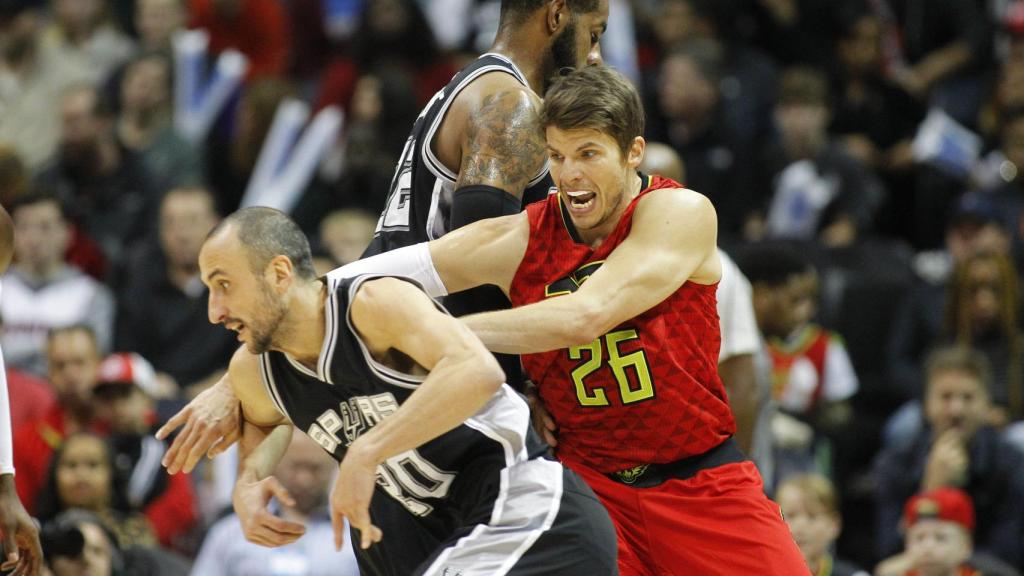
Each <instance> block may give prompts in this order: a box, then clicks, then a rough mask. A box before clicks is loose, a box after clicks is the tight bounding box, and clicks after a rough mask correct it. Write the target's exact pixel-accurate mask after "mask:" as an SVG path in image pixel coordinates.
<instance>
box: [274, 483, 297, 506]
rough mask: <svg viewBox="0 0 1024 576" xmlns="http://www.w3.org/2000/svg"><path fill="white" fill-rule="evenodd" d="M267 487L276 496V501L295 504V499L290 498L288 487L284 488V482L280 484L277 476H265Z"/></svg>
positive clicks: (289, 504) (288, 504) (287, 504)
mask: <svg viewBox="0 0 1024 576" xmlns="http://www.w3.org/2000/svg"><path fill="white" fill-rule="evenodd" d="M267 487H269V488H270V491H271V492H272V493H273V494H274V498H277V501H278V502H280V503H282V504H284V505H285V506H295V499H294V498H292V495H291V493H289V492H288V489H287V488H285V487H284V484H281V482H280V481H279V480H278V479H277V478H274V477H273V476H269V477H268V478H267Z"/></svg>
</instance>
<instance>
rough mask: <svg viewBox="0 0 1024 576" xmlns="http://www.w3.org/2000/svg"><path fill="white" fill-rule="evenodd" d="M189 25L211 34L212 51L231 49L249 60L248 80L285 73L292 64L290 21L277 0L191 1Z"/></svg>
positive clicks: (214, 53) (212, 52) (214, 52)
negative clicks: (289, 36) (289, 56)
mask: <svg viewBox="0 0 1024 576" xmlns="http://www.w3.org/2000/svg"><path fill="white" fill-rule="evenodd" d="M188 12H189V14H190V18H189V24H188V27H189V28H201V29H204V30H206V31H207V32H208V33H209V34H210V53H211V54H213V55H217V54H219V53H221V52H223V51H224V50H227V49H228V48H234V49H235V50H238V51H239V52H241V53H242V54H245V56H246V58H248V60H249V71H248V73H247V75H246V78H247V79H248V80H255V79H257V78H270V77H279V76H283V75H284V73H285V71H286V70H287V66H288V21H287V14H286V13H285V11H284V7H283V6H282V5H281V3H279V2H277V1H276V0H189V10H188Z"/></svg>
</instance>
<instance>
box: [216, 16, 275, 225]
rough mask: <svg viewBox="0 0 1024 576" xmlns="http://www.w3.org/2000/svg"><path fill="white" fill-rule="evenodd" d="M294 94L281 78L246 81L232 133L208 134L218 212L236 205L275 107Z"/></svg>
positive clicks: (222, 212) (226, 212) (271, 119)
mask: <svg viewBox="0 0 1024 576" xmlns="http://www.w3.org/2000/svg"><path fill="white" fill-rule="evenodd" d="M271 1H274V0H271ZM294 96H295V90H294V88H293V87H292V86H291V85H290V84H288V83H287V82H285V81H283V80H279V79H274V78H264V79H260V80H255V81H253V82H250V83H249V84H247V85H246V86H245V87H244V88H243V89H242V95H241V97H240V100H239V102H238V108H237V110H236V111H235V117H234V122H235V127H234V131H233V133H230V134H218V133H217V132H213V133H211V134H210V141H209V142H207V146H206V162H205V165H206V181H207V182H208V183H209V184H210V186H211V187H212V189H213V190H215V191H216V195H217V211H218V212H220V213H221V214H228V213H231V212H234V211H235V210H236V209H237V208H238V205H239V203H240V202H241V201H242V195H243V194H244V193H245V187H246V185H247V184H248V183H249V177H250V176H251V175H252V171H253V169H254V168H255V167H256V161H257V160H258V159H259V155H260V151H261V150H262V149H263V140H264V139H265V138H266V137H267V134H268V133H269V132H270V126H271V124H273V122H274V115H275V114H276V113H277V107H278V106H279V105H280V104H281V102H283V101H284V100H285V99H286V98H291V97H294Z"/></svg>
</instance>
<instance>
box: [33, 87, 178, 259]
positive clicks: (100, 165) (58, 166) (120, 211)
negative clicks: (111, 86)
mask: <svg viewBox="0 0 1024 576" xmlns="http://www.w3.org/2000/svg"><path fill="white" fill-rule="evenodd" d="M60 115H61V125H62V127H61V142H60V153H59V154H58V156H57V158H56V159H55V161H54V162H53V164H52V165H50V166H49V167H48V168H47V169H46V170H45V171H44V172H43V173H42V174H40V176H39V177H38V179H37V184H38V185H40V186H42V187H43V189H47V190H54V191H55V193H56V194H57V195H58V196H59V197H60V198H61V200H63V201H64V202H65V203H66V205H67V207H68V211H69V214H70V216H71V218H72V220H74V221H75V222H76V223H77V224H78V225H79V226H80V227H81V228H82V229H83V232H85V234H86V235H88V236H89V237H90V238H92V239H94V240H95V241H96V242H97V243H98V244H99V246H100V249H101V250H102V252H103V255H104V256H105V257H106V259H107V262H108V263H110V264H112V265H114V266H116V265H118V264H119V263H120V262H121V259H122V258H123V257H124V252H123V251H124V248H125V246H127V245H129V244H130V243H131V242H132V241H135V240H138V239H140V238H141V237H143V236H144V235H145V234H146V233H147V231H148V230H151V229H152V225H153V223H154V222H155V212H156V198H157V197H158V196H157V191H156V190H155V189H154V188H153V185H152V183H151V181H150V177H149V174H148V173H147V172H146V170H145V167H144V166H143V165H142V164H141V163H140V162H139V161H138V159H137V158H136V157H135V156H134V155H133V154H131V153H129V152H128V151H127V150H125V149H124V148H122V147H121V146H120V145H119V144H118V142H117V136H116V134H115V131H114V118H113V116H112V113H111V110H110V109H109V107H108V106H107V102H105V101H104V100H103V98H102V97H101V95H100V93H99V92H98V91H97V90H96V89H95V88H93V87H92V86H87V85H79V86H76V87H74V88H72V89H70V90H69V91H67V92H66V93H65V94H64V99H63V101H62V102H61V106H60Z"/></svg>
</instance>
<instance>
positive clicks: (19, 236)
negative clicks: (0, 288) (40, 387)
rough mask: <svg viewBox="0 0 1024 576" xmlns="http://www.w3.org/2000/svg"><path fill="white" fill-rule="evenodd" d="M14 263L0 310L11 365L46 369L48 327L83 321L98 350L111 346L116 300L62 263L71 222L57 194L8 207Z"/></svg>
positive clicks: (30, 197)
mask: <svg viewBox="0 0 1024 576" xmlns="http://www.w3.org/2000/svg"><path fill="white" fill-rule="evenodd" d="M11 217H12V219H13V220H14V254H15V258H16V263H15V264H14V265H13V266H11V269H10V271H9V272H8V273H7V274H6V275H5V276H4V285H5V286H4V288H5V290H4V292H3V295H2V296H0V314H2V315H3V317H4V324H3V349H4V353H5V354H6V357H7V361H8V362H9V363H10V365H11V366H14V367H17V368H22V369H25V370H27V371H29V372H32V373H34V374H37V375H42V374H45V373H46V362H45V357H44V355H45V353H46V334H47V331H49V330H51V329H53V328H58V327H63V326H69V325H72V324H86V325H88V326H90V328H91V330H92V331H93V333H95V334H96V338H97V340H98V342H99V346H100V348H101V349H104V350H105V349H108V348H109V347H110V342H111V337H112V331H113V322H114V299H113V297H112V296H111V294H110V291H109V290H108V289H107V288H106V287H105V286H103V285H102V284H100V283H99V282H97V281H96V280H94V279H93V278H91V277H89V276H86V275H85V274H83V273H82V272H81V271H79V270H78V269H76V268H74V267H72V266H69V265H68V264H67V263H65V262H64V253H65V251H66V250H67V248H68V243H69V240H70V227H69V225H68V222H67V220H66V218H65V214H64V211H63V208H62V206H61V203H60V201H58V200H57V198H55V197H53V196H50V195H46V194H30V195H27V196H22V197H21V198H19V199H18V200H17V201H16V202H15V203H14V204H13V205H12V206H11Z"/></svg>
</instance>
